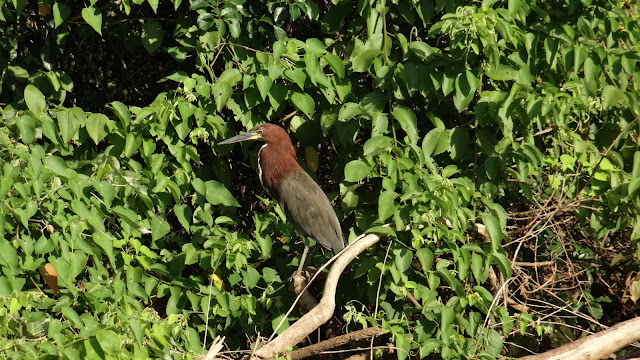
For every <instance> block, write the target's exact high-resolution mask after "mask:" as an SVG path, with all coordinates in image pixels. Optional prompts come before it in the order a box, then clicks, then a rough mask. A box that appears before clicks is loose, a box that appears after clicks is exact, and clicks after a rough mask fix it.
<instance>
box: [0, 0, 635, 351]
mask: <svg viewBox="0 0 640 360" xmlns="http://www.w3.org/2000/svg"><path fill="white" fill-rule="evenodd" d="M146 3H147V5H145V4H144V2H143V1H134V2H129V1H121V2H114V3H107V4H102V3H99V2H95V1H93V2H92V3H91V4H90V5H88V6H87V7H82V6H85V5H86V4H84V5H82V6H80V5H79V4H73V5H69V4H65V3H62V2H35V1H26V0H20V1H13V2H11V3H8V2H5V3H2V5H0V9H1V10H2V11H1V15H2V18H1V19H0V20H1V21H3V23H4V26H3V27H2V28H0V34H2V37H1V38H2V40H1V44H2V53H1V55H0V75H1V76H2V78H3V81H2V89H1V91H2V92H1V94H2V99H3V100H2V102H3V105H2V114H3V123H2V124H1V126H0V156H1V157H2V173H1V177H0V199H2V207H0V235H2V236H1V237H0V251H1V252H2V254H3V256H2V257H1V258H0V267H1V268H2V275H0V304H1V307H0V324H1V326H0V335H1V336H0V339H3V340H0V352H1V353H2V354H3V356H8V357H12V358H33V357H35V356H37V355H45V354H46V355H49V356H51V357H61V356H64V357H67V358H91V357H102V358H106V357H116V356H119V357H123V358H129V357H136V358H137V357H166V356H171V357H185V358H191V357H193V356H194V355H195V354H199V353H200V352H201V351H202V349H203V348H204V347H205V346H206V344H208V343H209V342H210V341H211V339H212V337H214V336H216V335H226V336H227V344H228V345H229V346H230V347H231V348H232V349H248V348H249V347H250V344H249V343H253V342H255V341H257V340H258V336H261V335H262V336H264V335H265V334H270V333H272V332H274V331H281V330H282V329H275V327H276V326H277V324H278V323H279V322H280V320H281V319H282V317H283V316H284V314H285V313H286V311H287V310H288V309H289V306H290V305H291V298H290V296H289V295H288V293H287V291H286V289H285V287H284V282H285V281H284V280H283V279H285V278H286V277H287V276H288V275H289V274H290V273H291V272H292V270H293V269H294V268H295V266H296V262H297V258H298V256H296V255H297V254H296V253H295V252H296V251H297V250H298V248H299V246H298V245H297V244H296V240H298V237H297V236H296V234H295V232H294V231H293V230H292V229H291V228H290V227H289V226H288V225H286V222H285V219H284V216H283V214H282V212H281V211H280V209H279V207H278V205H277V204H275V203H273V202H272V201H270V200H268V199H263V198H257V199H258V200H256V197H255V195H256V194H260V192H259V189H258V187H259V185H258V184H257V182H256V180H255V178H256V176H255V173H254V171H253V169H251V168H249V167H242V166H236V165H237V164H239V163H240V162H243V163H249V164H255V155H256V152H255V149H252V148H249V147H243V148H242V150H243V151H242V152H240V151H238V150H236V151H234V152H231V148H230V147H219V146H217V145H215V144H216V143H217V142H219V141H220V140H221V139H223V138H225V137H228V136H229V135H231V134H232V133H233V132H236V131H241V130H242V129H245V128H250V127H252V126H254V125H255V124H258V123H260V122H262V121H270V122H276V123H280V124H283V125H285V126H286V127H287V128H288V130H290V132H291V134H292V138H293V139H294V140H295V141H296V142H297V143H299V145H300V147H301V151H300V155H301V156H300V158H301V160H302V162H303V164H304V165H305V166H306V167H308V168H309V169H311V171H312V172H315V171H317V175H316V174H314V176H316V178H318V179H319V180H320V182H321V183H322V185H323V187H325V189H326V190H327V192H328V193H329V196H330V199H332V200H338V201H336V203H337V205H338V206H337V212H338V214H339V218H340V219H341V220H342V224H343V229H344V230H345V234H347V237H348V239H349V240H353V239H354V238H355V237H356V236H357V235H358V234H360V233H362V232H375V233H380V234H383V235H385V236H386V238H385V240H384V241H383V242H381V243H380V244H379V246H377V247H375V248H372V249H369V250H368V251H367V252H366V253H365V254H364V255H363V256H361V257H360V258H359V259H358V260H356V261H355V262H354V263H353V264H352V272H351V273H350V274H349V276H346V277H345V278H344V279H343V280H342V282H341V285H340V286H341V288H342V290H343V291H339V293H340V299H339V302H340V304H342V305H343V306H342V307H341V308H340V309H339V310H338V312H337V316H338V317H342V321H343V323H344V325H345V328H347V329H354V328H356V327H359V326H373V325H377V326H381V327H382V328H383V329H384V330H385V331H386V332H388V333H389V334H390V335H391V338H392V340H393V342H394V344H395V346H396V347H397V348H398V349H397V354H398V357H399V359H400V360H403V359H404V358H406V357H407V356H408V355H409V354H411V356H412V357H420V358H423V357H426V356H428V355H429V354H431V353H437V354H439V355H440V356H441V357H443V358H455V359H457V358H462V357H465V358H477V357H484V358H494V357H496V356H498V355H499V354H504V353H506V352H507V351H506V350H505V349H506V348H507V347H506V345H505V340H508V341H511V340H513V339H518V338H517V335H516V337H514V334H517V333H519V334H522V335H524V334H529V333H530V332H531V331H532V332H533V333H536V334H537V336H541V335H543V334H544V333H551V332H552V330H553V329H554V328H555V326H557V325H554V324H553V323H554V319H555V317H561V316H566V315H570V316H571V320H563V321H565V322H566V323H567V324H570V325H571V326H574V327H577V328H580V327H582V328H585V329H586V328H594V327H595V322H592V323H589V322H586V321H584V320H580V319H592V320H595V319H601V320H602V321H603V322H615V321H616V320H618V319H616V318H613V317H612V318H611V319H605V318H603V316H604V313H603V310H602V309H603V306H606V305H607V303H609V302H611V301H612V300H611V298H610V296H609V295H608V294H607V295H602V296H600V295H599V294H595V292H596V290H597V289H596V287H595V285H598V280H596V279H595V278H597V277H598V276H599V274H600V271H601V270H600V269H599V268H598V266H596V265H593V264H592V263H581V262H580V261H583V259H587V260H593V259H594V258H595V256H594V252H595V251H598V250H601V251H603V249H602V248H604V247H606V246H607V245H608V244H611V243H614V244H622V246H623V247H622V248H621V249H620V252H619V255H621V256H623V257H625V258H627V259H628V263H629V264H637V261H638V260H637V256H638V252H639V251H638V249H639V248H638V244H639V242H638V238H640V225H639V223H640V213H639V211H638V209H639V208H640V207H639V206H638V205H639V202H640V199H639V197H640V195H639V194H640V192H639V191H638V187H639V184H640V180H638V179H640V152H639V151H638V136H637V131H638V130H637V129H638V123H637V121H636V120H635V119H636V118H637V116H638V113H639V110H640V108H639V105H638V85H637V81H636V76H638V72H637V70H636V62H637V60H638V51H637V47H638V44H637V38H638V36H639V28H638V21H637V18H638V8H637V6H635V5H632V4H622V5H620V6H619V5H618V3H616V2H609V1H573V0H572V1H566V2H565V1H552V2H545V3H538V2H535V1H509V2H498V1H484V2H482V3H479V2H473V3H467V2H463V1H430V0H427V1H420V2H409V1H403V0H401V1H398V2H389V3H387V2H385V1H371V2H358V3H356V4H353V3H351V2H346V1H342V2H340V1H336V3H335V4H334V3H331V4H329V3H322V4H320V3H315V2H313V1H310V0H307V1H299V2H293V3H289V2H281V1H268V2H264V3H262V2H248V3H244V2H241V1H224V2H208V1H199V0H194V1H190V2H188V3H187V2H182V1H179V0H176V1H174V2H173V4H170V3H162V4H159V2H158V1H147V2H146ZM101 42H104V43H107V44H110V45H109V46H110V48H114V49H115V48H117V46H116V45H119V46H121V47H122V46H124V54H125V55H122V56H126V58H127V60H131V61H132V62H133V61H136V62H138V63H139V62H149V63H153V62H156V61H160V62H161V63H162V64H163V68H166V67H167V66H168V67H171V68H177V69H178V70H176V71H173V72H171V73H167V74H161V71H159V72H152V74H154V75H158V76H157V77H156V78H154V79H153V80H154V81H160V82H159V84H160V85H155V84H154V85H150V83H145V82H140V83H137V82H132V83H133V84H134V85H133V86H130V87H128V88H127V89H128V90H127V92H126V93H125V92H124V91H123V93H122V94H121V95H122V98H119V99H115V100H114V99H112V98H110V97H109V96H114V94H116V93H119V91H117V90H118V89H123V86H124V85H123V84H116V83H115V82H116V81H121V82H122V83H126V82H127V81H130V80H129V79H128V78H121V77H119V75H118V71H115V72H114V71H113V70H112V71H111V72H110V73H109V71H106V72H105V73H104V74H105V75H101V72H100V71H98V67H96V65H109V64H113V63H114V62H113V61H112V57H110V56H111V55H108V56H107V55H106V54H108V53H100V54H102V55H104V56H103V57H101V60H100V61H102V63H100V62H97V64H95V63H93V62H92V61H91V60H88V59H89V57H88V55H89V54H88V53H85V52H82V51H80V52H75V53H73V54H72V55H69V53H68V52H67V50H69V49H82V46H83V45H82V44H83V43H88V44H92V45H90V46H89V47H90V48H92V47H95V46H98V45H96V44H100V43H101ZM36 45H40V46H43V47H41V48H40V49H36V48H38V46H36ZM85 55H86V56H85ZM65 61H71V62H72V63H73V66H69V65H68V64H67V65H65ZM124 63H125V65H126V62H124ZM74 69H79V71H76V70H74ZM143 69H144V68H143ZM83 70H84V71H85V72H84V73H83ZM87 71H92V72H93V74H94V75H90V76H87V75H86V72H87ZM102 71H104V69H102ZM127 75H129V74H127ZM165 75H166V76H165ZM143 80H144V79H143ZM152 83H153V82H152ZM154 86H155V87H154ZM157 86H162V87H163V88H159V87H157ZM138 88H140V89H145V88H146V90H145V91H144V96H143V97H142V99H147V98H148V99H150V100H149V101H148V102H146V103H141V99H140V98H135V96H133V95H132V91H133V90H135V89H138ZM78 89H92V90H91V92H93V95H92V96H90V97H89V96H86V94H83V93H82V92H80V91H78ZM95 89H102V90H101V91H103V92H104V93H105V94H110V95H109V96H107V99H108V100H107V101H104V97H101V95H100V94H101V91H97V90H95ZM121 100H122V101H121ZM127 100H129V101H130V102H129V105H125V103H124V102H127ZM101 101H102V102H101ZM123 101H124V102H123ZM133 103H136V104H137V105H140V106H136V105H133ZM282 119H284V120H282ZM302 149H304V151H303V150H302ZM303 154H304V156H303ZM229 159H230V160H229ZM316 169H317V170H316ZM255 207H261V208H262V209H260V210H248V209H255ZM386 223H390V224H392V225H393V226H392V227H391V228H386V227H382V226H381V225H383V224H386ZM470 224H471V226H470ZM476 224H480V225H482V226H478V225H476ZM566 224H569V225H570V227H567V225H566ZM483 227H484V229H486V234H484V235H483V232H482V231H481V230H482V229H483ZM477 232H480V233H481V234H480V235H481V236H478V234H477ZM631 246H633V248H631ZM598 247H602V248H598ZM633 249H635V250H633ZM608 254H610V253H607V256H608ZM326 258H327V257H326V256H321V255H318V256H316V257H315V258H314V259H313V261H314V263H315V264H316V265H320V264H322V263H323V262H324V261H325V260H326ZM605 260H606V259H605ZM545 261H551V262H553V263H555V264H558V265H557V266H558V269H559V270H558V271H559V273H562V274H569V275H567V277H566V278H562V281H560V280H557V284H561V283H563V284H564V283H565V281H566V283H569V284H574V283H575V284H578V285H576V287H575V288H576V289H577V290H576V291H577V293H578V295H577V296H576V293H575V292H573V291H570V290H565V289H564V288H562V287H560V286H558V287H555V286H551V285H549V283H545V281H546V280H548V279H553V278H554V276H557V275H558V272H556V273H550V272H548V271H546V270H540V272H537V271H538V270H537V269H538V268H537V266H534V267H533V268H532V269H529V268H528V267H527V265H523V264H524V263H525V262H528V263H535V262H545ZM605 262H606V261H605ZM611 263H613V261H612V262H611ZM518 264H520V265H518ZM576 264H577V265H576ZM625 271H626V270H624V269H623V270H619V272H620V273H621V276H622V279H621V281H622V282H623V283H624V281H625V279H626V278H629V279H631V280H632V281H631V282H632V283H633V281H635V284H637V282H638V279H633V278H632V274H631V273H626V272H625ZM39 273H40V274H41V276H39V275H38V274H39ZM54 273H55V275H54ZM574 273H577V275H575V276H574V275H571V274H574ZM556 278H557V279H558V278H559V277H556ZM45 281H46V283H45ZM55 281H57V285H54V284H53V283H54V282H55ZM365 282H366V284H367V286H362V284H364V283H365ZM531 284H534V285H535V286H532V285H531ZM553 284H556V283H553ZM553 284H552V285H553ZM358 285H360V286H358ZM637 288H638V287H637V285H636V287H635V288H634V287H630V288H629V289H637ZM346 289H349V291H346ZM530 289H538V291H539V292H534V291H531V292H527V291H528V290H530ZM541 289H542V290H544V291H540V290H541ZM517 290H520V291H519V292H518V291H517ZM635 291H636V293H635V294H633V292H630V293H629V297H631V298H633V297H634V296H635V298H636V299H637V297H638V294H637V291H638V290H635ZM547 294H552V295H553V296H551V297H547V296H546V295H547ZM540 302H542V303H544V307H543V308H542V309H540V308H535V306H536V305H538V306H539V303H540ZM417 305H419V306H417ZM621 306H622V304H621ZM631 307H633V305H632V306H631ZM531 309H536V311H532V310H531ZM630 312H631V313H633V310H630ZM299 315H300V314H298V313H295V312H294V313H293V314H292V315H290V316H289V317H288V318H287V321H286V322H285V324H288V323H289V322H291V321H295V320H296V318H297V317H299ZM577 335H578V334H575V336H576V337H577ZM34 340H38V341H34ZM526 345H527V346H529V347H532V349H533V350H537V348H535V346H536V345H535V344H533V343H532V342H527V343H526ZM507 349H509V348H507ZM513 351H514V352H511V354H517V352H515V350H513Z"/></svg>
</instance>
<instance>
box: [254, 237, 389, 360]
mask: <svg viewBox="0 0 640 360" xmlns="http://www.w3.org/2000/svg"><path fill="white" fill-rule="evenodd" d="M379 240H380V237H378V236H377V235H374V234H366V235H363V236H361V237H359V238H358V239H356V241H354V242H352V243H351V244H349V246H347V247H346V248H345V249H344V250H343V251H342V253H341V254H340V255H339V256H338V258H337V259H336V261H335V263H334V264H333V266H332V267H331V270H329V274H328V275H327V280H326V282H325V285H324V294H323V295H322V299H320V303H319V304H318V306H316V307H314V308H313V309H312V310H311V311H309V312H308V313H306V314H305V315H304V316H302V317H301V318H300V319H298V321H296V322H295V323H293V324H292V325H291V326H290V327H289V328H288V329H286V330H285V331H283V332H282V334H280V335H279V336H278V337H276V338H275V339H273V341H271V342H269V343H267V344H265V345H264V346H262V347H261V348H260V349H258V350H256V352H255V353H254V354H252V355H251V360H260V359H268V358H271V357H273V356H274V355H278V354H282V353H283V352H285V351H286V350H287V348H288V347H292V346H295V345H296V344H298V343H299V342H300V341H302V340H304V338H306V337H307V335H309V334H311V333H312V332H313V331H314V330H315V329H317V328H318V327H320V326H321V325H322V324H324V323H326V322H327V321H328V320H329V319H331V316H333V311H334V310H335V308H336V299H335V298H336V288H337V286H338V281H339V280H340V275H342V272H343V271H344V269H345V268H346V267H347V265H349V263H351V261H352V260H353V259H355V258H356V257H357V256H358V255H359V254H360V253H362V252H363V251H364V250H365V249H366V248H368V247H369V246H371V245H373V244H375V243H377V242H378V241H379Z"/></svg>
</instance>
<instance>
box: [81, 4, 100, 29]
mask: <svg viewBox="0 0 640 360" xmlns="http://www.w3.org/2000/svg"><path fill="white" fill-rule="evenodd" d="M82 18H83V19H84V21H86V22H87V24H89V25H90V26H91V27H92V28H93V30H95V31H96V32H97V33H98V34H100V35H101V36H102V12H101V11H100V9H98V8H97V7H95V6H90V7H86V8H84V9H82Z"/></svg>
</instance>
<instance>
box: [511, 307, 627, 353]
mask: <svg viewBox="0 0 640 360" xmlns="http://www.w3.org/2000/svg"><path fill="white" fill-rule="evenodd" d="M638 340H640V317H637V318H634V319H631V320H627V321H623V322H621V323H618V324H616V325H614V326H612V327H610V328H609V329H607V330H604V331H600V332H598V333H595V334H593V335H589V336H587V337H584V338H582V339H580V340H576V341H573V342H570V343H568V344H566V345H563V346H561V347H559V348H557V349H553V350H550V351H547V352H544V353H542V354H538V355H530V356H525V357H521V358H520V359H521V360H543V359H544V360H584V359H590V360H597V359H608V358H609V356H610V355H611V354H613V353H615V352H616V351H618V350H620V349H622V348H623V347H625V346H627V345H629V344H631V343H634V342H636V341H638Z"/></svg>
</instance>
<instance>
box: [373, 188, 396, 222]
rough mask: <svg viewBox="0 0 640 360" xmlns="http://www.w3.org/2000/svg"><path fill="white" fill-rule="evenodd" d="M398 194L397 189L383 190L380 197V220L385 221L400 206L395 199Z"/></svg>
mask: <svg viewBox="0 0 640 360" xmlns="http://www.w3.org/2000/svg"><path fill="white" fill-rule="evenodd" d="M397 197H398V194H397V193H396V192H395V191H388V190H387V191H383V192H381V193H380V197H379V198H378V220H380V221H382V222H384V221H385V220H387V219H388V218H390V217H391V215H393V214H394V213H395V212H396V210H397V208H398V206H397V205H396V202H395V199H396V198H397Z"/></svg>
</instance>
